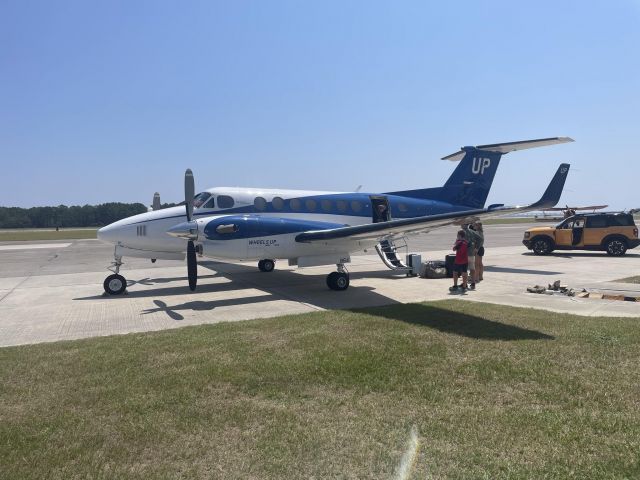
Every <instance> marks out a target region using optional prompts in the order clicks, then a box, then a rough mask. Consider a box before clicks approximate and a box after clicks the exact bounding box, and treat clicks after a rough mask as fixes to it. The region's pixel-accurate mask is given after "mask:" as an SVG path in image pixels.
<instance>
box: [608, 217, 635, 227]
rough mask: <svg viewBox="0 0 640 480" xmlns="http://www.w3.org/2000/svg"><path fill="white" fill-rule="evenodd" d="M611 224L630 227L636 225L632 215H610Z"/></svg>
mask: <svg viewBox="0 0 640 480" xmlns="http://www.w3.org/2000/svg"><path fill="white" fill-rule="evenodd" d="M609 225H611V226H612V227H629V226H632V225H635V223H634V221H633V217H632V216H631V215H609Z"/></svg>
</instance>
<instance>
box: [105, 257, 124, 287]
mask: <svg viewBox="0 0 640 480" xmlns="http://www.w3.org/2000/svg"><path fill="white" fill-rule="evenodd" d="M121 266H122V257H115V258H114V261H113V262H112V263H111V266H110V267H108V269H109V270H111V271H112V272H113V275H109V276H108V277H107V278H105V279H104V283H103V284H102V285H103V286H104V291H105V292H107V294H109V295H121V294H123V293H124V291H125V290H126V289H127V280H126V279H125V278H124V277H123V276H122V275H120V267H121Z"/></svg>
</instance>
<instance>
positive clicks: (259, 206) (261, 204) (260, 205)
mask: <svg viewBox="0 0 640 480" xmlns="http://www.w3.org/2000/svg"><path fill="white" fill-rule="evenodd" d="M253 206H254V207H256V210H260V211H261V212H263V211H265V210H266V209H267V201H266V200H265V199H264V198H262V197H256V198H255V200H254V201H253Z"/></svg>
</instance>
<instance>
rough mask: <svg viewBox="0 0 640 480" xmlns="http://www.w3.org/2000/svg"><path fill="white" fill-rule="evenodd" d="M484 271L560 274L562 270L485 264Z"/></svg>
mask: <svg viewBox="0 0 640 480" xmlns="http://www.w3.org/2000/svg"><path fill="white" fill-rule="evenodd" d="M484 271H485V272H496V273H521V274H523V275H562V272H552V271H549V270H531V269H528V268H510V267H495V266H491V265H489V266H485V267H484Z"/></svg>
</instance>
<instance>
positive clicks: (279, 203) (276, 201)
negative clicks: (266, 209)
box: [271, 197, 284, 210]
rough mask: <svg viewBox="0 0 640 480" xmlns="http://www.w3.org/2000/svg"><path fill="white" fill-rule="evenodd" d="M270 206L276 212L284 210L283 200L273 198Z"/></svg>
mask: <svg viewBox="0 0 640 480" xmlns="http://www.w3.org/2000/svg"><path fill="white" fill-rule="evenodd" d="M271 205H273V208H274V209H276V210H282V209H283V208H284V200H283V199H282V198H280V197H273V200H271Z"/></svg>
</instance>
